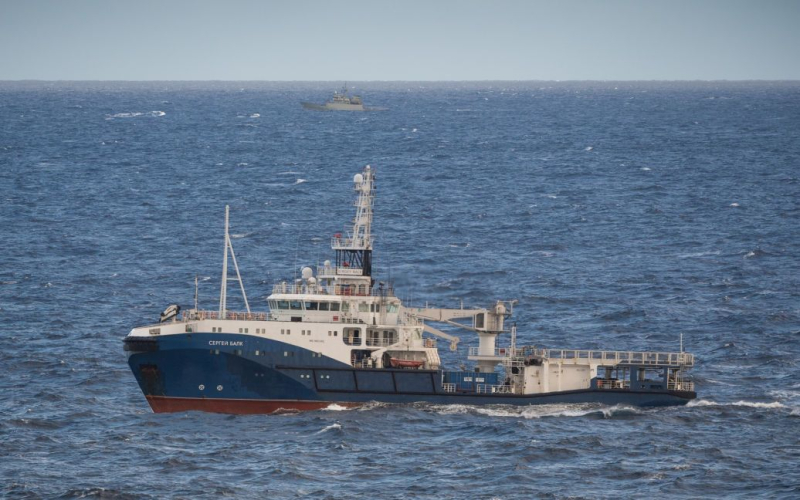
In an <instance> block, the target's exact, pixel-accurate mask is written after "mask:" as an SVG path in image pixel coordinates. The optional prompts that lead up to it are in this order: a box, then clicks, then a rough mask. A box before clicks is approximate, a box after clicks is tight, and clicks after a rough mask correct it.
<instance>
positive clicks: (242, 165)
mask: <svg viewBox="0 0 800 500" xmlns="http://www.w3.org/2000/svg"><path fill="white" fill-rule="evenodd" d="M247 165H248V164H247V163H245V162H242V163H237V164H236V166H237V167H246V166H247Z"/></svg>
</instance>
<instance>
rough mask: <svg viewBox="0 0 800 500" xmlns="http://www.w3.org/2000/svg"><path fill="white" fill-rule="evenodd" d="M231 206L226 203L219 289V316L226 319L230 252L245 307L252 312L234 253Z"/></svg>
mask: <svg viewBox="0 0 800 500" xmlns="http://www.w3.org/2000/svg"><path fill="white" fill-rule="evenodd" d="M229 213H230V207H229V206H228V205H225V255H224V256H223V257H222V285H221V287H220V291H219V318H220V319H225V313H226V311H227V309H228V252H229V251H230V253H231V260H232V261H233V268H234V269H236V279H237V280H238V281H239V287H240V288H241V289H242V298H243V299H244V307H245V308H246V309H247V312H248V313H249V312H250V304H248V302H247V294H246V293H245V291H244V283H243V282H242V275H241V274H239V264H238V263H237V262H236V254H235V253H233V243H231V235H230V234H228V219H229Z"/></svg>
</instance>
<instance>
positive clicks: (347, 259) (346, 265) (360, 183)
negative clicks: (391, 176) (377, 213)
mask: <svg viewBox="0 0 800 500" xmlns="http://www.w3.org/2000/svg"><path fill="white" fill-rule="evenodd" d="M353 184H354V189H355V191H356V193H357V198H356V201H355V207H356V216H355V218H354V219H353V227H352V229H351V230H346V234H347V236H346V237H345V238H342V237H341V235H336V236H334V238H333V241H332V242H331V247H332V248H333V249H334V250H335V251H336V269H337V274H341V275H349V276H370V277H371V276H372V232H371V231H372V209H373V206H374V204H375V174H374V173H373V171H372V168H371V167H370V166H369V165H367V166H366V167H365V168H364V171H363V173H361V174H356V175H355V176H354V177H353Z"/></svg>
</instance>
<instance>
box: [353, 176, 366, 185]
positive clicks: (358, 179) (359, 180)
mask: <svg viewBox="0 0 800 500" xmlns="http://www.w3.org/2000/svg"><path fill="white" fill-rule="evenodd" d="M353 182H355V183H356V184H361V183H362V182H364V176H362V175H361V174H356V175H354V176H353Z"/></svg>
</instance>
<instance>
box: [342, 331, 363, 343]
mask: <svg viewBox="0 0 800 500" xmlns="http://www.w3.org/2000/svg"><path fill="white" fill-rule="evenodd" d="M342 340H343V341H344V343H345V344H347V345H361V329H360V328H345V329H344V333H342Z"/></svg>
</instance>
